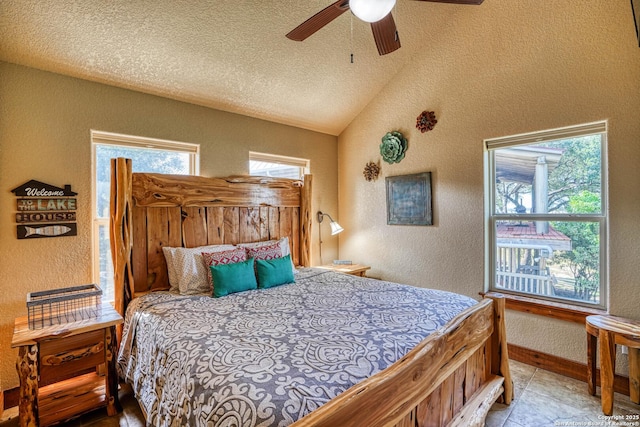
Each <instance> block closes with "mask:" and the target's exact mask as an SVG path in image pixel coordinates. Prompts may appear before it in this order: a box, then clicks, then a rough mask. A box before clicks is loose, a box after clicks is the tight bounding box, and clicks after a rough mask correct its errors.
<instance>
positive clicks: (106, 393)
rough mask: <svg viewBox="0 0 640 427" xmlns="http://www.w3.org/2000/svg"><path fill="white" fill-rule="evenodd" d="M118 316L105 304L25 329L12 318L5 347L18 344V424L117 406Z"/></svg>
mask: <svg viewBox="0 0 640 427" xmlns="http://www.w3.org/2000/svg"><path fill="white" fill-rule="evenodd" d="M122 322H123V320H122V316H120V314H118V312H116V311H115V310H114V309H113V307H112V306H111V305H110V304H103V305H102V306H100V308H99V312H98V316H97V317H92V318H88V319H85V320H80V321H77V322H70V323H63V324H60V325H53V326H47V327H44V328H42V329H29V323H28V318H27V316H24V317H19V318H17V319H16V321H15V326H14V330H13V339H12V340H11V347H18V348H19V349H20V352H19V356H18V360H17V362H16V368H17V370H18V377H19V378H20V399H19V408H18V409H19V413H20V426H21V427H26V426H46V425H51V424H57V423H60V422H62V421H65V420H68V419H70V418H73V417H75V416H76V415H79V414H82V413H84V412H88V411H91V410H94V409H96V408H100V407H103V406H106V407H107V413H108V414H109V415H115V414H116V413H118V412H120V411H121V410H122V408H121V406H120V402H119V401H118V376H117V373H116V349H117V343H116V325H118V324H120V323H122Z"/></svg>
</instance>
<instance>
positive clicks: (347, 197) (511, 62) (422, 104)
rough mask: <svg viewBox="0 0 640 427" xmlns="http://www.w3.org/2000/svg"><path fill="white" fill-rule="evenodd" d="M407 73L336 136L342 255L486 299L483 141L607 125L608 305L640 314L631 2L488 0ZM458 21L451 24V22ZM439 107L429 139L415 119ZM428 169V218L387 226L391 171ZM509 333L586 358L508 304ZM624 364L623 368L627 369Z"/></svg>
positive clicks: (580, 341)
mask: <svg viewBox="0 0 640 427" xmlns="http://www.w3.org/2000/svg"><path fill="white" fill-rule="evenodd" d="M473 12H474V13H471V12H469V9H463V8H461V9H460V12H459V13H458V14H457V15H456V16H454V17H453V18H454V19H455V20H456V25H455V27H454V26H452V27H451V28H452V29H451V30H450V31H448V32H445V33H443V34H441V35H440V37H439V38H438V39H437V40H425V44H424V50H423V51H422V53H421V54H420V55H418V56H416V57H415V58H414V59H413V61H412V62H411V63H410V64H409V65H407V66H406V67H405V68H403V70H402V71H401V72H399V73H398V74H397V75H396V76H394V78H393V79H392V80H391V82H390V83H389V84H388V85H387V86H386V87H385V89H384V90H383V91H382V92H381V93H379V94H378V96H377V97H376V99H375V100H374V101H373V102H371V103H370V104H369V105H368V106H367V108H365V109H364V110H363V111H362V112H361V113H360V115H359V116H358V117H357V118H356V119H355V120H353V122H352V123H351V124H350V125H349V127H348V128H347V129H346V130H345V131H344V132H343V133H342V134H341V135H340V136H339V188H340V190H339V191H340V194H339V197H340V220H341V225H342V226H343V227H344V228H345V230H346V231H345V232H344V234H343V235H341V238H340V257H341V258H352V259H354V260H356V261H358V262H361V263H368V264H370V265H371V266H372V271H371V275H375V276H379V277H382V278H385V279H389V280H393V281H398V282H404V283H409V284H413V285H418V286H426V287H434V288H439V289H448V290H452V291H455V292H460V293H463V294H466V295H469V296H473V297H476V298H477V297H478V292H480V291H482V290H483V282H484V252H485V251H484V234H483V233H484V231H483V209H484V208H483V193H484V187H483V139H485V138H492V137H499V136H506V135H513V134H517V133H523V132H531V131H536V130H544V129H550V128H556V127H562V126H568V125H574V124H579V123H587V122H592V121H596V120H602V119H608V120H609V141H608V143H609V147H608V156H609V210H610V222H609V231H610V233H609V249H610V251H609V266H610V277H609V283H610V294H611V295H610V309H611V313H613V314H617V315H622V316H629V317H634V318H636V319H640V309H638V307H640V292H638V285H639V283H640V279H638V273H637V264H638V258H639V255H640V251H639V249H638V241H640V221H639V220H638V212H640V191H638V190H637V189H638V187H639V186H640V173H639V172H638V163H639V162H640V141H639V140H640V120H639V119H638V117H640V96H639V94H640V49H638V41H637V39H636V34H635V29H634V25H633V19H632V16H631V8H630V6H629V2H628V1H609V0H591V1H585V2H575V1H572V0H545V1H543V2H541V1H536V0H518V1H513V0H491V1H488V0H487V1H485V2H484V3H483V4H482V6H480V7H479V8H478V9H474V11H473ZM454 28H455V30H454ZM425 109H428V110H435V112H436V114H437V118H438V124H437V125H436V127H435V129H434V130H433V131H431V132H427V133H425V134H421V133H420V132H419V131H418V130H417V129H415V119H416V117H417V116H418V114H419V113H420V112H421V111H423V110H425ZM390 130H399V131H402V132H403V133H404V134H405V135H406V136H407V137H408V138H409V149H408V151H407V156H406V158H405V159H404V160H403V161H402V162H401V163H400V164H394V165H388V164H386V163H384V162H382V176H381V178H380V179H378V180H377V181H376V182H366V181H365V180H364V179H363V176H362V170H363V167H364V165H365V163H366V162H368V161H376V160H377V159H379V158H380V156H379V152H378V146H379V144H380V138H381V137H382V136H383V135H384V134H385V132H388V131H390ZM422 171H431V172H432V179H433V200H434V203H433V208H434V217H435V223H434V225H433V226H432V227H410V226H388V225H386V207H385V180H384V177H385V176H392V175H403V174H409V173H416V172H422ZM507 324H508V333H509V335H508V339H509V341H510V342H512V343H515V344H518V345H521V346H525V347H529V348H532V349H536V350H539V351H543V352H546V353H551V354H555V355H558V356H561V357H564V358H568V359H572V360H576V361H582V362H584V361H585V359H586V354H585V353H586V351H585V335H584V330H583V328H582V327H580V326H579V325H576V324H568V323H566V322H561V321H555V320H551V319H546V318H544V317H540V316H532V315H525V314H523V313H513V312H509V313H508V315H507ZM621 365H622V366H623V365H624V364H621Z"/></svg>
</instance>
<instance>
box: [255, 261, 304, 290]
mask: <svg viewBox="0 0 640 427" xmlns="http://www.w3.org/2000/svg"><path fill="white" fill-rule="evenodd" d="M256 273H257V274H258V288H272V287H274V286H279V285H284V284H285V283H295V281H296V280H295V278H294V277H293V270H291V255H287V256H283V257H281V258H274V259H264V260H263V259H258V260H256Z"/></svg>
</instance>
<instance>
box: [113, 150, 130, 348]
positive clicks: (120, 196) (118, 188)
mask: <svg viewBox="0 0 640 427" xmlns="http://www.w3.org/2000/svg"><path fill="white" fill-rule="evenodd" d="M131 196H132V194H131V159H125V158H122V157H119V158H117V159H111V203H110V221H109V238H110V239H111V259H112V261H113V283H114V292H115V296H114V297H115V302H114V306H115V309H116V311H117V312H118V313H120V314H121V315H122V316H124V311H125V308H126V303H127V302H129V301H130V300H131V297H132V296H133V293H134V283H133V273H132V271H131V248H132V243H133V235H132V234H133V233H132V223H131V215H132V207H133V202H132V198H131ZM121 333H122V330H121V329H119V330H118V333H117V335H118V341H120V340H119V338H120V336H121Z"/></svg>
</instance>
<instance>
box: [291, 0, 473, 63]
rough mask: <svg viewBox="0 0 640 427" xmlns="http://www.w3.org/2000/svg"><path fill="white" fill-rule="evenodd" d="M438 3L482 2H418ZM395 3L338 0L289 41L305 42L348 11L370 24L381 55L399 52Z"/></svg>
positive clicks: (463, 1)
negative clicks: (394, 10) (392, 12)
mask: <svg viewBox="0 0 640 427" xmlns="http://www.w3.org/2000/svg"><path fill="white" fill-rule="evenodd" d="M418 1H430V2H435V3H455V4H476V5H478V4H480V3H482V2H483V0H418ZM395 4H396V0H338V1H336V2H335V3H333V4H331V5H329V6H327V7H325V8H324V9H322V10H321V11H320V12H318V13H316V14H315V15H313V16H312V17H311V18H309V19H307V20H306V21H304V22H303V23H302V24H300V25H298V26H297V27H296V28H294V29H293V30H291V32H289V34H287V38H289V39H291V40H295V41H299V42H301V41H303V40H304V39H306V38H307V37H309V36H310V35H312V34H314V33H315V32H316V31H318V30H319V29H321V28H322V27H324V26H325V25H327V24H328V23H330V22H331V21H333V20H334V19H336V18H337V17H338V16H340V15H342V14H343V13H344V12H346V11H347V10H349V9H351V12H352V13H353V14H354V15H356V17H357V18H359V19H361V20H363V21H365V22H370V23H371V31H372V32H373V38H374V40H375V41H376V46H377V47H378V53H379V54H380V55H386V54H387V53H391V52H393V51H395V50H397V49H399V48H400V38H399V37H398V31H397V29H396V24H395V22H394V20H393V15H391V9H393V6H395Z"/></svg>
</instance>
